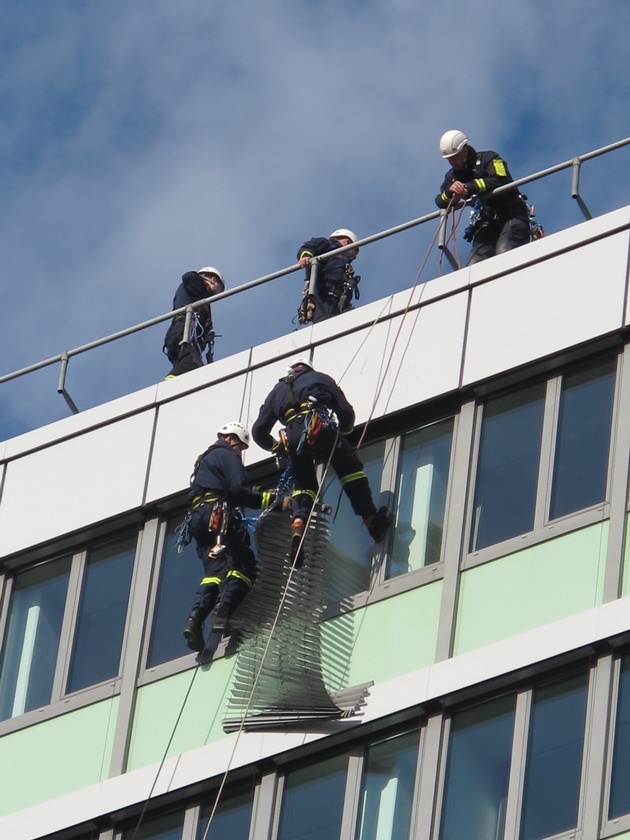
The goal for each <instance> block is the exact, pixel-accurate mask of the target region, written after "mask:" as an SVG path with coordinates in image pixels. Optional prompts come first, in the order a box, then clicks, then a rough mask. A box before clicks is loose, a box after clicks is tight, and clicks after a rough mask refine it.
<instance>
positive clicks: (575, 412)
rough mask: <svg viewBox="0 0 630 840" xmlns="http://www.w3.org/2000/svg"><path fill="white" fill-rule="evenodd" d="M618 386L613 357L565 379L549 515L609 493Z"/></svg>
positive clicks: (563, 512) (599, 499)
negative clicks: (612, 426)
mask: <svg viewBox="0 0 630 840" xmlns="http://www.w3.org/2000/svg"><path fill="white" fill-rule="evenodd" d="M614 391H615V362H614V359H607V360H605V361H603V362H599V363H598V364H597V365H594V366H591V367H589V368H588V369H586V370H580V371H578V372H576V373H573V374H570V375H569V376H565V377H564V378H563V382H562V396H561V401H560V412H559V416H558V434H557V440H556V454H555V460H554V472H553V487H552V495H551V507H550V513H549V515H550V517H551V519H555V518H557V517H559V516H565V515H566V514H568V513H573V512H574V511H576V510H581V509H582V508H586V507H590V506H591V505H595V504H597V503H598V502H602V501H604V499H605V498H606V478H607V474H608V451H609V448H610V430H611V424H612V411H613V397H614Z"/></svg>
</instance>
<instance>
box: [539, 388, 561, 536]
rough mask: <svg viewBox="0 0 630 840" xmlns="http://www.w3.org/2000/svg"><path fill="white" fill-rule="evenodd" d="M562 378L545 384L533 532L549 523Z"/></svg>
mask: <svg viewBox="0 0 630 840" xmlns="http://www.w3.org/2000/svg"><path fill="white" fill-rule="evenodd" d="M561 388H562V377H560V376H556V377H554V378H553V379H550V380H549V381H548V382H547V388H546V391H545V411H544V415H543V427H542V436H541V441H540V463H539V466H538V489H537V493H536V508H535V511H534V530H536V529H538V528H542V527H543V526H544V525H546V523H547V522H548V521H549V504H550V501H551V485H552V482H553V460H554V450H555V445H556V435H557V433H558V409H559V405H560V392H561Z"/></svg>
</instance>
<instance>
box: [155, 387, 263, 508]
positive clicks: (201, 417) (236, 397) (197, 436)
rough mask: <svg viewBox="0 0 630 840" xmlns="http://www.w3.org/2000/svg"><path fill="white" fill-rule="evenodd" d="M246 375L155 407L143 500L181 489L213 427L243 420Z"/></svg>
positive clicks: (213, 435) (212, 437)
mask: <svg viewBox="0 0 630 840" xmlns="http://www.w3.org/2000/svg"><path fill="white" fill-rule="evenodd" d="M195 372H196V371H193V373H195ZM187 376H188V374H186V376H185V377H180V378H186V377H187ZM248 378H249V374H247V373H243V374H241V375H237V376H234V377H232V378H230V379H225V380H221V381H218V382H211V383H209V384H208V385H207V386H206V387H205V388H202V389H200V390H196V391H194V392H192V393H190V394H187V395H186V396H185V397H183V398H181V399H179V400H173V401H171V402H167V403H164V404H163V405H161V406H160V407H159V409H158V416H157V422H156V429H155V439H154V444H153V455H152V458H151V469H150V473H149V481H148V484H147V496H146V501H147V502H153V501H157V500H158V499H161V498H164V497H165V496H170V495H172V494H173V493H179V492H181V491H182V490H185V489H186V488H187V487H188V484H189V479H190V474H191V472H192V468H193V464H194V463H195V460H196V458H197V456H198V455H200V454H201V453H202V452H203V451H204V450H205V449H206V448H207V447H208V446H210V444H211V443H214V441H215V440H216V437H217V435H216V433H217V430H218V429H220V428H221V426H223V425H224V423H227V422H228V421H230V420H238V421H240V422H243V418H244V402H243V400H244V396H245V394H246V392H247V381H248ZM171 381H173V380H171ZM167 384H168V383H167Z"/></svg>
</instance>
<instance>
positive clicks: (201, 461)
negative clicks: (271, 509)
mask: <svg viewBox="0 0 630 840" xmlns="http://www.w3.org/2000/svg"><path fill="white" fill-rule="evenodd" d="M206 491H211V492H212V493H213V494H216V496H218V497H219V498H221V499H224V500H226V501H228V502H231V503H232V504H233V505H246V506H247V507H251V508H255V509H256V510H258V509H259V508H261V507H262V493H260V492H258V491H256V490H250V488H249V487H248V486H247V474H246V472H245V467H244V466H243V462H242V461H241V458H240V456H239V455H238V453H237V452H235V451H234V450H233V449H232V447H231V446H230V444H229V443H228V442H227V441H225V440H223V439H221V438H220V439H219V440H217V442H216V443H213V444H212V446H210V447H209V448H208V449H206V451H205V452H204V453H203V454H202V455H200V456H199V458H197V463H196V464H195V468H194V471H193V477H192V489H191V493H190V497H191V498H192V497H193V496H199V495H201V494H203V493H205V492H206Z"/></svg>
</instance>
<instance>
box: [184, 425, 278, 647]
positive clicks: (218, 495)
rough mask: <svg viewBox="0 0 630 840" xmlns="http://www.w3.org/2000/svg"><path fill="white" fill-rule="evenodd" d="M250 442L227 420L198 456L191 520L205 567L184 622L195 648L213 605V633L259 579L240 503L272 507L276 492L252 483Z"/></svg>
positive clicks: (225, 626) (246, 434) (245, 433)
mask: <svg viewBox="0 0 630 840" xmlns="http://www.w3.org/2000/svg"><path fill="white" fill-rule="evenodd" d="M248 446H249V432H248V431H247V429H246V428H245V427H244V426H242V425H241V424H240V423H237V422H232V423H226V424H225V425H224V426H222V427H221V428H220V429H219V431H218V433H217V441H216V442H215V443H213V444H212V446H210V447H209V448H208V449H206V451H205V452H203V453H202V454H201V455H200V456H199V457H198V458H197V461H196V462H195V466H194V469H193V474H192V476H191V489H190V495H189V499H190V509H189V512H188V515H187V517H186V522H187V525H188V531H189V535H190V537H193V538H194V540H195V543H196V548H197V554H198V555H199V558H200V559H201V562H202V563H203V569H204V576H203V579H202V581H201V584H200V587H199V589H198V590H197V592H196V594H195V600H194V604H193V608H192V610H191V613H190V616H189V618H188V621H187V622H186V625H185V627H184V637H185V639H186V641H187V642H188V647H189V648H190V649H191V650H196V651H202V650H203V648H204V635H203V623H204V621H205V619H206V618H207V617H208V616H209V615H210V613H211V612H212V611H213V610H214V611H215V612H214V618H213V623H212V630H213V632H217V631H218V632H225V631H226V630H227V629H228V621H229V618H230V616H231V615H232V613H233V612H234V610H235V609H236V607H237V606H238V605H239V604H240V603H241V601H242V600H243V599H244V598H245V596H246V595H247V593H248V592H249V591H250V589H251V588H252V585H253V583H254V580H255V578H256V558H255V556H254V552H253V551H252V548H251V545H250V539H249V533H248V530H247V525H246V524H245V522H244V521H243V516H242V513H241V511H240V509H239V505H245V506H247V507H251V508H254V509H256V510H259V509H260V508H267V507H268V506H269V505H271V504H273V502H274V501H275V498H276V494H275V493H273V492H268V491H264V492H262V491H259V490H258V489H256V488H250V487H248V485H247V476H246V474H245V468H244V466H243V462H242V452H243V450H245V449H247V447H248Z"/></svg>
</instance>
